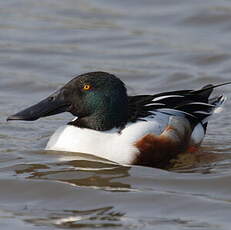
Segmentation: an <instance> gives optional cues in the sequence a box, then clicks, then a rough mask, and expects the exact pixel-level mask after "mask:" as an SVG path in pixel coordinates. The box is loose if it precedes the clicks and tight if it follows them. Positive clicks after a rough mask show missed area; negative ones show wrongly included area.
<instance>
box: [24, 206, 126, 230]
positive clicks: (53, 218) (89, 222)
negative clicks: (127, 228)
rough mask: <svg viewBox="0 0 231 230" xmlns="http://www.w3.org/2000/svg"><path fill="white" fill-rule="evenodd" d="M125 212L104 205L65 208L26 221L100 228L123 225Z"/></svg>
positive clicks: (69, 226) (37, 223)
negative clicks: (91, 208) (93, 207)
mask: <svg viewBox="0 0 231 230" xmlns="http://www.w3.org/2000/svg"><path fill="white" fill-rule="evenodd" d="M123 216H124V213H121V212H118V211H115V209H114V207H103V208H98V209H93V210H84V211H82V210H63V211H60V212H55V211H54V212H52V211H51V210H49V215H47V216H44V217H40V218H28V219H24V221H26V222H28V223H32V224H35V225H48V226H49V225H54V226H57V227H64V228H100V227H107V228H110V227H119V226H122V225H121V223H120V219H121V218H122V217H123Z"/></svg>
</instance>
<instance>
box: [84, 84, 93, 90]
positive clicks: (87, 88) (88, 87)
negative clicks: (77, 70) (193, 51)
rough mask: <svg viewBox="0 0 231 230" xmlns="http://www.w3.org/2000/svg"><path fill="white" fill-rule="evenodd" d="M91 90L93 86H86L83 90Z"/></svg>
mask: <svg viewBox="0 0 231 230" xmlns="http://www.w3.org/2000/svg"><path fill="white" fill-rule="evenodd" d="M89 89H91V85H84V86H83V90H89Z"/></svg>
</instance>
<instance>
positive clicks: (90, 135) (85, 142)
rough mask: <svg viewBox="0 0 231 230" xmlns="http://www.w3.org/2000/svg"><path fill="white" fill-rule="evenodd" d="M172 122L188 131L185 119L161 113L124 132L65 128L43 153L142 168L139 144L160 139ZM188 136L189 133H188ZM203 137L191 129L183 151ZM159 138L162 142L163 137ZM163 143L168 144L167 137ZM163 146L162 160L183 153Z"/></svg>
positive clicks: (198, 129)
mask: <svg viewBox="0 0 231 230" xmlns="http://www.w3.org/2000/svg"><path fill="white" fill-rule="evenodd" d="M173 119H174V120H175V122H178V123H180V125H185V126H186V127H187V128H188V129H190V127H189V126H188V121H187V120H184V118H182V117H177V116H175V115H172V116H171V115H167V114H162V113H157V115H156V116H149V117H146V118H145V119H144V120H143V121H137V122H134V123H132V122H130V123H128V124H127V125H126V126H125V127H124V128H123V130H119V129H118V128H113V129H111V130H108V131H96V130H92V129H87V128H79V127H76V126H73V125H65V126H62V127H60V128H59V129H57V130H56V131H55V133H54V134H53V135H52V136H51V138H50V140H49V141H48V143H47V146H46V150H55V151H67V152H81V153H88V154H93V155H95V156H97V157H101V158H105V159H108V160H111V161H114V162H117V163H120V164H143V162H141V161H139V159H140V155H141V152H140V148H141V147H142V143H140V145H141V146H139V142H142V139H143V138H144V137H147V136H148V135H150V134H152V135H155V136H156V137H160V136H161V134H162V133H163V132H164V130H166V128H167V127H169V123H171V120H173ZM175 126H176V124H175ZM178 126H179V124H178ZM178 128H179V127H178ZM180 129H182V130H181V131H180V132H186V131H187V130H186V131H185V130H184V128H183V127H181V128H180ZM188 132H192V131H191V130H188ZM204 134H205V131H204V128H203V126H202V125H201V124H198V125H197V126H196V127H195V128H194V132H192V134H191V135H190V137H189V143H188V144H187V147H186V148H189V147H198V146H199V145H200V143H201V142H202V140H203V138H204ZM184 135H185V134H183V136H184ZM186 135H187V134H186ZM162 138H163V140H164V137H162ZM177 138H178V137H177V136H175V137H173V140H174V141H176V142H178V139H177ZM182 138H186V137H182ZM165 140H166V141H167V140H168V139H167V137H166V138H165ZM146 144H147V143H146ZM166 144H167V143H165V144H164V145H163V147H164V148H166V155H162V156H163V158H164V159H163V160H166V157H171V156H172V155H171V152H174V154H175V152H176V151H177V152H181V151H182V150H180V149H178V148H177V147H178V146H176V148H177V149H172V145H171V144H168V145H166ZM144 145H145V143H144ZM163 147H162V148H163ZM152 151H153V150H152ZM150 154H151V155H155V158H157V157H158V158H160V156H159V154H163V153H161V152H160V148H157V149H156V153H154V152H150ZM150 163H151V162H150ZM159 163H160V162H158V164H159ZM152 164H153V163H152Z"/></svg>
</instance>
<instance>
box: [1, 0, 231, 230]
mask: <svg viewBox="0 0 231 230" xmlns="http://www.w3.org/2000/svg"><path fill="white" fill-rule="evenodd" d="M0 63H1V65H0V74H1V75H0V79H1V84H0V106H1V111H0V123H1V126H0V229H4V230H11V229H19V230H27V229H32V230H34V229H36V230H37V229H39V230H40V229H51V230H53V229H79V228H81V229H145V230H146V229H147V230H148V229H150V230H153V229H157V230H162V229H164V230H165V229H166V230H181V229H182V230H183V229H184V230H186V229H197V230H202V229H206V230H207V229H208V230H215V229H216V230H217V229H219V230H220V229H227V230H229V229H230V222H231V220H230V213H231V203H230V200H231V183H230V181H231V170H230V168H231V143H230V140H231V107H230V105H231V102H230V100H231V93H230V91H231V86H225V87H222V88H220V89H217V90H216V93H221V92H224V93H225V94H226V96H227V102H226V104H225V106H224V111H223V112H222V113H220V114H219V115H216V116H215V117H214V118H213V119H212V120H211V121H210V124H209V127H208V133H207V136H206V138H205V140H204V142H203V145H202V149H201V150H200V153H198V155H196V156H186V157H185V156H184V157H182V159H181V160H179V161H177V162H176V163H175V167H174V168H173V169H172V170H170V171H166V170H161V169H153V168H147V167H137V166H134V167H123V166H117V165H114V164H110V163H106V162H102V161H95V159H93V158H92V157H90V156H87V155H84V154H78V155H75V156H74V155H72V154H70V153H58V152H45V151H43V149H44V147H45V144H46V142H47V140H48V138H49V136H50V135H51V134H52V133H53V132H54V130H55V129H56V128H57V127H59V126H60V125H62V124H65V123H67V121H69V120H70V119H71V118H72V117H71V116H70V115H68V114H62V115H57V116H53V117H49V118H44V119H40V120H39V121H36V122H10V123H7V122H6V121H5V119H6V117H7V116H8V115H10V114H12V113H14V112H17V111H18V110H20V109H22V108H24V107H25V106H28V105H31V104H33V103H35V102H37V101H39V100H40V99H42V98H44V97H45V96H47V95H48V94H50V93H51V92H53V91H54V90H55V89H57V88H58V87H60V86H61V85H62V84H64V83H65V82H67V81H68V80H70V79H71V78H72V77H73V76H74V75H75V74H80V73H84V72H89V71H96V70H103V71H108V72H110V73H114V74H115V75H117V76H119V77H120V78H121V79H122V80H123V81H124V82H125V83H126V84H127V87H128V91H129V93H130V94H147V93H154V92H160V91H165V90H166V91H167V90H176V89H191V88H193V89H196V88H199V87H201V86H202V85H203V84H209V83H222V82H226V81H230V80H231V77H230V73H231V2H230V1H228V0H219V1H217V0H204V1H201V0H187V1H186V0H152V1H151V0H143V1H138V0H127V1H122V0H117V1H112V0H78V1H76V0H66V1H58V0H40V1H37V0H22V1H17V0H10V1H1V3H0ZM60 158H62V161H60Z"/></svg>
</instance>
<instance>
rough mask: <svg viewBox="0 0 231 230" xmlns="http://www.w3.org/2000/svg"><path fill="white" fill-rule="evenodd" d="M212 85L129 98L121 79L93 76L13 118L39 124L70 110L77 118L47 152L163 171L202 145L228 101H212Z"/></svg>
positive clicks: (62, 129) (80, 79) (72, 83)
mask: <svg viewBox="0 0 231 230" xmlns="http://www.w3.org/2000/svg"><path fill="white" fill-rule="evenodd" d="M214 87H217V86H212V85H207V86H205V87H203V88H202V89H200V90H183V91H172V92H166V93H161V94H156V95H139V96H127V94H126V88H125V87H124V84H123V83H122V82H121V81H120V80H119V79H118V78H116V77H115V76H113V75H111V74H108V73H104V72H94V73H88V74H84V75H80V76H78V77H76V78H74V79H73V80H72V81H70V82H69V83H67V84H66V85H65V86H64V87H63V88H62V89H61V90H59V91H57V92H55V93H54V94H52V95H51V96H50V97H48V98H47V99H45V100H43V101H42V102H40V103H39V104H37V105H34V106H32V107H30V108H28V109H26V110H24V111H22V112H20V113H17V114H15V115H13V116H11V117H9V120H16V119H17V120H36V119H38V118H39V117H42V116H49V115H53V114H56V113H60V112H64V111H69V112H71V113H72V114H73V115H75V116H77V117H76V119H74V120H73V121H71V122H70V123H68V124H67V125H66V126H62V127H60V128H59V129H58V130H57V131H56V132H55V133H54V134H53V135H52V137H51V138H50V140H49V142H48V144H47V147H46V149H47V150H56V151H70V152H83V153H88V154H93V155H96V156H98V157H102V158H106V159H108V160H111V161H114V162H117V163H121V164H139V165H147V166H155V167H160V165H162V164H164V163H166V162H167V161H169V160H170V159H172V158H174V157H175V156H176V155H177V154H179V153H182V152H184V151H187V149H189V148H191V147H193V148H195V147H198V146H200V144H201V142H202V140H203V138H204V135H205V133H206V127H207V122H208V117H210V116H211V115H212V114H213V112H214V110H215V109H216V108H217V107H219V106H220V105H221V104H222V103H223V101H224V97H223V96H218V97H215V98H212V99H209V96H210V94H211V93H212V90H213V88H214ZM48 106H49V107H50V108H48Z"/></svg>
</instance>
